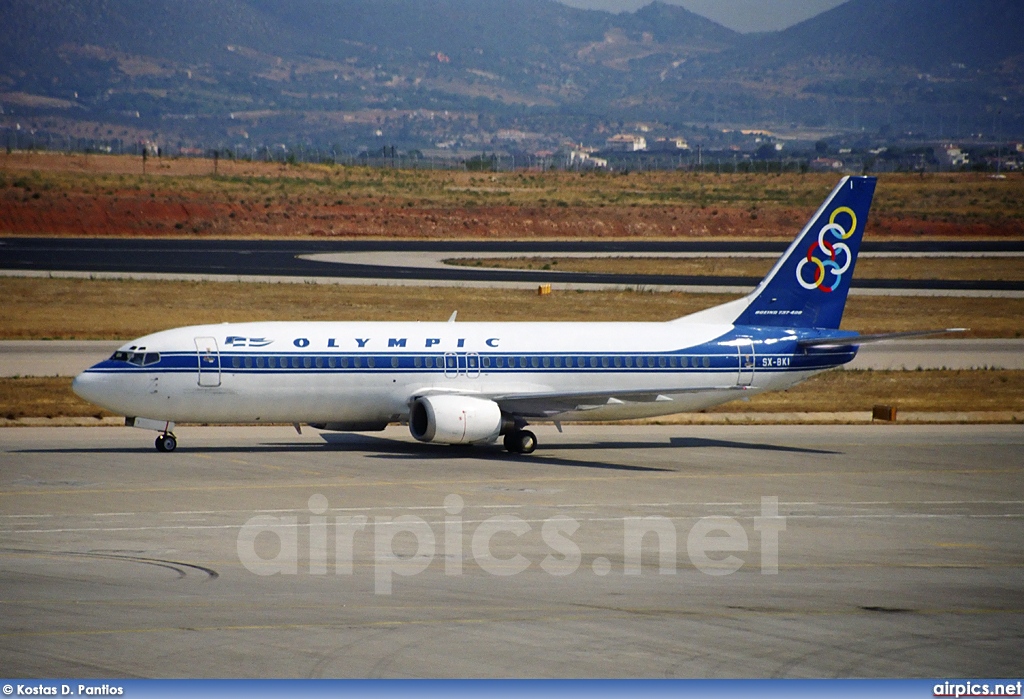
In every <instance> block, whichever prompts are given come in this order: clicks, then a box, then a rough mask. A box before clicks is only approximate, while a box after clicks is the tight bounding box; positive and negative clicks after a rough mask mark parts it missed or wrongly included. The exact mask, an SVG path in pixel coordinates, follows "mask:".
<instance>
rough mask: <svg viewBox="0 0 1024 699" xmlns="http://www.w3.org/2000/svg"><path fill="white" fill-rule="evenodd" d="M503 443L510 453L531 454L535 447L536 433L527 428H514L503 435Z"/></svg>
mask: <svg viewBox="0 0 1024 699" xmlns="http://www.w3.org/2000/svg"><path fill="white" fill-rule="evenodd" d="M504 444H505V449H506V450H508V452H509V453H510V454H532V453H533V450H534V449H536V448H537V435H535V434H534V433H533V432H530V431H529V430H516V431H515V432H509V433H508V434H506V435H505V439H504Z"/></svg>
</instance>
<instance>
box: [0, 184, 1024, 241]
mask: <svg viewBox="0 0 1024 699" xmlns="http://www.w3.org/2000/svg"><path fill="white" fill-rule="evenodd" d="M806 216H807V212H806V211H803V210H795V209H776V210H770V211H762V212H759V213H756V214H751V213H750V212H749V211H746V210H737V209H730V208H710V207H709V208H704V209H699V208H688V207H674V206H659V207H644V208H639V207H638V208H630V207H614V206H605V207H589V206H572V207H559V206H525V207H523V206H479V207H473V208H466V207H450V208H449V207H422V206H408V205H405V206H394V207H391V206H388V205H387V204H386V203H384V204H379V205H374V206H365V205H355V204H347V205H345V204H341V205H338V204H331V203H315V202H314V203H309V202H303V203H288V202H285V203H273V204H269V205H266V204H261V203H241V202H236V203H227V202H223V201H216V200H215V199H213V198H211V197H205V196H203V195H202V194H201V193H189V194H183V193H180V192H175V193H173V194H169V195H161V194H139V193H137V192H116V191H115V192H111V193H110V194H107V193H103V194H84V193H75V192H71V193H68V192H62V193H51V192H34V193H31V194H27V195H26V194H25V193H23V192H20V191H18V190H16V189H7V190H5V191H4V192H3V193H2V194H0V233H3V234H7V235H29V236H38V235H42V236H49V235H57V236H89V237H105V236H112V237H118V236H133V237H134V236H153V237H161V236H172V237H179V236H183V237H267V238H288V237H337V238H391V237H398V238H414V239H415V238H474V239H507V238H524V239H529V238H629V239H637V238H640V239H643V238H651V239H672V238H677V239H688V238H731V237H735V238H750V239H789V238H791V237H792V235H793V234H794V232H795V231H797V230H799V228H800V226H801V225H802V224H803V222H804V221H803V219H804V218H805V217H806ZM869 225H870V230H869V233H870V235H871V236H872V237H873V238H875V239H878V238H939V237H943V238H948V237H958V238H963V237H978V238H1001V237H1019V236H1021V235H1024V223H1022V222H1020V221H1015V222H1009V223H1004V224H1001V225H993V224H990V223H958V224H952V223H945V222H937V221H924V220H920V219H915V218H909V217H896V216H875V217H872V220H871V222H870V224H869Z"/></svg>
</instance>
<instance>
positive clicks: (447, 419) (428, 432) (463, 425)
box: [409, 395, 512, 444]
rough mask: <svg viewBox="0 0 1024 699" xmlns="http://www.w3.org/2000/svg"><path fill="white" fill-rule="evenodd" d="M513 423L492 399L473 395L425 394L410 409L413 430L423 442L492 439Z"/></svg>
mask: <svg viewBox="0 0 1024 699" xmlns="http://www.w3.org/2000/svg"><path fill="white" fill-rule="evenodd" d="M511 427H512V421H511V420H509V419H508V418H505V417H504V416H503V415H502V414H501V408H499V407H498V404H497V403H495V402H494V401H492V400H487V399H486V398H474V397H472V396H460V395H439V396H422V397H420V398H417V399H416V400H415V401H413V404H412V407H411V408H410V409H409V431H410V432H411V433H412V436H413V437H415V438H416V439H418V440H420V441H421V442H440V443H441V444H469V443H471V442H489V441H491V440H493V439H495V438H496V437H497V436H498V435H499V434H501V433H502V432H504V431H506V429H507V428H511Z"/></svg>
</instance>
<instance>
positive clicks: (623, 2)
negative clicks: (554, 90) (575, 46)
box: [560, 0, 846, 32]
mask: <svg viewBox="0 0 1024 699" xmlns="http://www.w3.org/2000/svg"><path fill="white" fill-rule="evenodd" d="M664 1H665V2H669V3H671V4H674V5H682V6H683V7H685V8H686V9H688V10H690V11H691V12H696V13H697V14H699V15H704V16H705V17H708V18H710V19H713V20H715V21H716V22H718V23H719V24H722V25H724V26H726V27H729V28H730V29H735V30H736V31H739V32H764V31H771V30H774V29H783V28H785V27H788V26H790V25H791V24H796V23H797V22H801V21H803V20H805V19H808V18H809V17H813V16H814V15H816V14H818V13H820V12H824V11H825V10H828V9H831V8H833V7H835V6H836V5H841V4H843V3H844V2H845V1H846V0H664ZM560 2H563V3H565V4H566V5H572V6H573V7H582V8H586V9H588V10H607V11H608V12H633V11H634V10H637V9H639V8H641V7H643V6H644V5H646V4H648V3H649V2H650V0H560Z"/></svg>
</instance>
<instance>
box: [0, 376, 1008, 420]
mask: <svg viewBox="0 0 1024 699" xmlns="http://www.w3.org/2000/svg"><path fill="white" fill-rule="evenodd" d="M836 396H842V397H843V399H842V410H844V411H857V410H871V408H872V406H874V405H877V404H885V405H894V406H896V407H897V408H898V409H899V410H909V411H929V412H936V411H938V412H946V411H992V410H1011V411H1021V410H1024V371H829V372H826V373H824V374H819V375H818V376H815V377H813V378H811V379H809V380H807V381H805V382H804V383H802V384H799V385H798V386H796V387H794V388H791V389H789V390H788V391H779V392H775V393H766V394H763V395H760V396H755V397H753V398H751V399H750V400H749V401H734V402H732V403H727V404H725V405H722V406H719V407H718V408H715V409H713V410H712V411H710V412H715V413H723V412H724V413H737V412H794V411H832V410H835V409H836ZM111 415H112V413H109V412H107V411H105V410H101V409H99V408H97V407H96V406H94V405H90V404H89V403H86V402H85V401H83V400H82V399H81V398H79V397H78V396H76V395H75V394H74V393H72V392H71V379H70V378H0V418H7V419H9V420H14V419H17V418H22V417H50V418H53V417H97V418H99V417H108V416H111Z"/></svg>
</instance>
